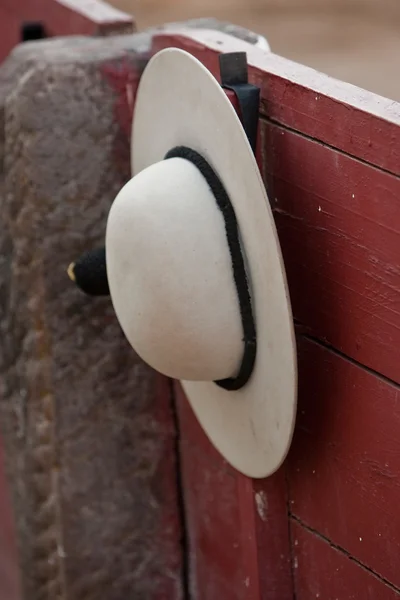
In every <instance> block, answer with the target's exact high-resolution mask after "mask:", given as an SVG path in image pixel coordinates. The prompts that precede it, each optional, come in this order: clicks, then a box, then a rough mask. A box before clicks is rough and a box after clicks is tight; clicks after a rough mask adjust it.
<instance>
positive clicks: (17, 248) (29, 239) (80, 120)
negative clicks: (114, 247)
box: [0, 35, 182, 600]
mask: <svg viewBox="0 0 400 600" xmlns="http://www.w3.org/2000/svg"><path fill="white" fill-rule="evenodd" d="M149 43H150V38H149V36H148V35H138V36H124V37H120V38H110V39H107V40H104V39H103V40H102V39H83V38H69V39H65V40H56V41H51V42H40V43H35V44H26V45H24V46H23V47H20V48H18V49H16V50H15V51H14V53H13V54H12V56H11V57H10V58H9V59H8V61H7V62H6V64H5V65H4V66H3V67H2V69H1V70H0V131H2V132H3V134H2V136H1V138H0V139H1V141H2V145H1V147H0V153H1V155H0V159H1V160H0V165H1V177H2V181H3V183H4V189H3V193H2V196H1V209H2V211H1V212H2V228H1V230H0V331H1V337H2V353H1V355H0V380H1V383H2V389H1V402H0V423H1V426H2V428H3V437H4V442H5V447H6V450H7V463H8V472H9V475H10V482H11V486H12V492H13V503H14V507H15V512H16V521H17V529H18V541H19V553H20V563H21V572H22V579H23V581H22V585H23V597H24V598H25V599H27V600H41V599H46V600H48V599H51V600H57V599H62V600H83V599H84V600H89V599H92V598H93V599H100V598H107V600H122V599H128V598H129V599H130V598H132V599H135V600H152V599H157V600H162V599H164V598H165V599H166V600H167V599H168V600H178V599H180V598H181V597H182V591H181V578H182V574H181V549H180V535H181V532H180V515H179V511H178V500H177V485H176V464H175V455H176V452H175V435H176V434H175V426H174V417H173V411H172V406H171V401H170V397H171V395H170V390H169V383H168V382H167V381H166V380H164V379H163V378H160V377H158V376H156V375H155V374H154V373H153V372H152V371H151V370H150V369H149V368H148V367H146V366H145V365H144V364H143V363H142V362H141V361H140V360H138V358H137V357H135V355H134V353H133V352H132V351H131V349H130V348H129V347H128V345H127V343H126V342H125V340H124V337H123V335H122V333H121V331H120V328H119V326H118V324H117V321H116V318H115V315H114V312H113V309H112V306H111V303H110V301H109V300H107V299H103V300H91V299H88V298H87V297H85V296H83V295H82V294H81V293H80V292H79V291H78V290H77V289H76V288H75V287H74V286H73V285H72V284H71V283H70V282H69V280H68V278H67V276H66V268H67V266H68V264H69V262H70V261H71V260H73V259H74V258H75V257H77V255H79V254H80V253H81V252H83V251H84V250H86V249H89V248H91V247H93V246H94V245H96V244H98V243H101V241H102V239H103V236H104V231H105V222H106V216H107V213H108V209H109V207H110V204H111V202H112V200H113V199H114V197H115V195H116V194H117V192H118V191H119V189H120V188H121V186H122V185H123V183H124V182H125V181H126V180H127V178H128V177H129V156H128V139H127V137H126V131H123V130H121V125H120V123H119V121H118V118H116V114H117V113H116V111H118V107H121V101H122V100H123V101H124V102H126V103H127V104H128V105H129V106H130V104H131V103H132V102H133V99H134V92H135V85H137V79H138V75H139V72H140V69H141V66H142V62H143V59H144V58H145V53H146V52H147V51H148V48H149ZM127 71H129V73H131V76H130V77H128V79H127V76H126V73H127ZM121 73H122V75H123V76H122V75H121ZM127 81H128V82H129V85H130V91H129V93H128V91H127V90H126V87H127V86H126V82H127ZM121 98H122V100H121ZM125 109H126V106H125Z"/></svg>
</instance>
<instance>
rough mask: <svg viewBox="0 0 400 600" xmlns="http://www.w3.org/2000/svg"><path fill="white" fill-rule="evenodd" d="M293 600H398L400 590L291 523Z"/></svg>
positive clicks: (299, 526) (296, 524)
mask: <svg viewBox="0 0 400 600" xmlns="http://www.w3.org/2000/svg"><path fill="white" fill-rule="evenodd" d="M292 527H293V539H294V550H293V553H294V567H295V568H294V574H295V585H296V600H312V599H314V598H315V599H317V598H320V600H361V598H362V600H378V599H379V600H395V599H396V600H397V599H398V598H399V597H400V593H399V592H397V591H396V590H395V589H393V588H391V587H389V586H388V585H386V584H385V583H384V582H383V581H381V580H380V579H378V578H377V577H375V576H374V575H373V574H372V573H370V572H368V571H367V570H365V569H363V568H362V567H360V566H359V565H358V564H357V563H356V562H354V561H353V560H351V559H350V558H349V557H348V556H346V555H345V554H343V553H342V552H339V551H338V550H336V549H335V548H333V547H332V546H330V545H329V543H327V542H326V541H324V540H322V539H321V538H319V537H317V536H315V535H314V534H313V533H310V532H309V531H307V530H306V529H304V528H303V527H302V526H301V525H299V524H298V523H292Z"/></svg>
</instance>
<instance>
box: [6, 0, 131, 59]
mask: <svg viewBox="0 0 400 600" xmlns="http://www.w3.org/2000/svg"><path fill="white" fill-rule="evenodd" d="M2 7H3V8H4V9H7V10H8V11H9V12H11V13H13V15H14V18H15V19H17V20H18V21H19V24H20V25H22V23H23V22H24V21H42V22H43V24H44V26H45V28H46V32H47V33H48V35H49V37H53V36H65V35H106V34H108V33H117V32H119V33H127V32H132V31H133V29H134V25H133V24H134V21H133V17H132V16H131V15H128V14H127V13H124V12H122V11H120V10H117V9H116V8H114V7H112V6H110V5H109V4H107V3H106V2H103V1H102V0H29V2H27V1H26V0H2ZM1 25H3V23H2V24H1ZM9 50H11V48H9Z"/></svg>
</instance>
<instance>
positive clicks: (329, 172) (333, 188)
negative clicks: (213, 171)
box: [262, 122, 400, 382]
mask: <svg viewBox="0 0 400 600" xmlns="http://www.w3.org/2000/svg"><path fill="white" fill-rule="evenodd" d="M262 132H263V151H264V164H265V172H266V173H265V174H266V179H267V187H268V193H269V197H270V201H271V204H272V206H273V209H274V213H275V219H276V224H277V227H278V232H279V237H280V242H281V245H282V249H283V253H284V259H285V265H286V269H287V273H288V280H289V287H290V293H291V298H292V302H293V310H294V315H295V318H296V319H298V320H299V321H300V322H301V323H302V324H304V325H305V326H306V327H307V328H308V330H309V332H310V333H311V334H312V335H313V336H316V337H318V338H320V339H322V340H326V341H327V342H328V343H329V344H330V345H332V346H334V347H335V348H337V349H339V350H340V351H342V352H343V353H345V354H346V355H348V356H350V357H352V358H353V359H355V360H357V361H358V362H360V363H362V364H364V365H366V366H368V367H370V368H371V369H374V370H376V371H378V372H380V373H382V374H384V375H385V376H387V377H389V378H391V379H393V380H395V381H398V382H400V368H399V364H400V302H399V297H400V267H399V257H400V202H399V201H398V200H399V199H400V178H398V177H395V176H394V175H390V174H389V173H385V172H383V171H380V170H378V169H375V168H372V167H370V166H368V165H366V164H364V163H362V162H359V161H357V160H355V159H353V158H351V157H348V156H346V155H344V154H342V153H341V152H338V151H335V150H332V149H331V148H328V147H326V146H323V145H321V144H319V143H317V142H314V141H312V140H309V139H307V138H304V137H302V136H300V135H298V134H296V133H293V132H290V131H287V130H285V129H282V128H280V127H278V126H276V125H272V124H270V123H266V122H263V124H262ZM399 137H400V129H399Z"/></svg>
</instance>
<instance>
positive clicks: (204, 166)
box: [165, 146, 257, 391]
mask: <svg viewBox="0 0 400 600" xmlns="http://www.w3.org/2000/svg"><path fill="white" fill-rule="evenodd" d="M176 157H178V158H184V159H186V160H188V161H190V162H191V163H192V164H193V165H194V166H195V167H197V168H198V170H199V171H200V173H201V174H202V175H203V177H204V178H205V180H206V181H207V183H208V185H209V187H210V189H211V191H212V193H213V195H214V198H215V200H216V203H217V205H218V208H219V209H220V211H221V213H222V216H223V218H224V221H225V232H226V238H227V241H228V246H229V252H230V255H231V261H232V270H233V279H234V281H235V286H236V291H237V296H238V301H239V307H240V317H241V321H242V328H243V342H244V349H243V357H242V362H241V365H240V368H239V372H238V374H237V375H236V377H231V378H228V379H220V380H218V381H215V383H216V384H217V385H219V386H220V387H222V388H224V389H225V390H230V391H233V390H239V389H240V388H242V387H243V386H244V385H245V384H246V383H247V382H248V380H249V379H250V377H251V374H252V372H253V368H254V363H255V359H256V352H257V338H256V327H255V322H254V317H253V308H252V305H251V298H250V292H249V284H248V280H247V274H246V268H245V263H244V259H243V254H242V249H241V245H240V238H239V228H238V224H237V219H236V214H235V210H234V208H233V206H232V203H231V201H230V199H229V196H228V194H227V191H226V189H225V187H224V184H223V183H222V181H221V180H220V178H219V177H218V175H217V173H216V172H215V171H214V169H213V168H212V166H211V165H210V164H209V163H208V162H207V160H206V159H205V158H204V157H203V156H202V155H201V154H199V153H198V152H196V151H195V150H193V149H192V148H188V147H186V146H177V147H176V148H172V149H171V150H170V151H169V152H168V153H167V154H166V156H165V158H166V159H168V158H176Z"/></svg>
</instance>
